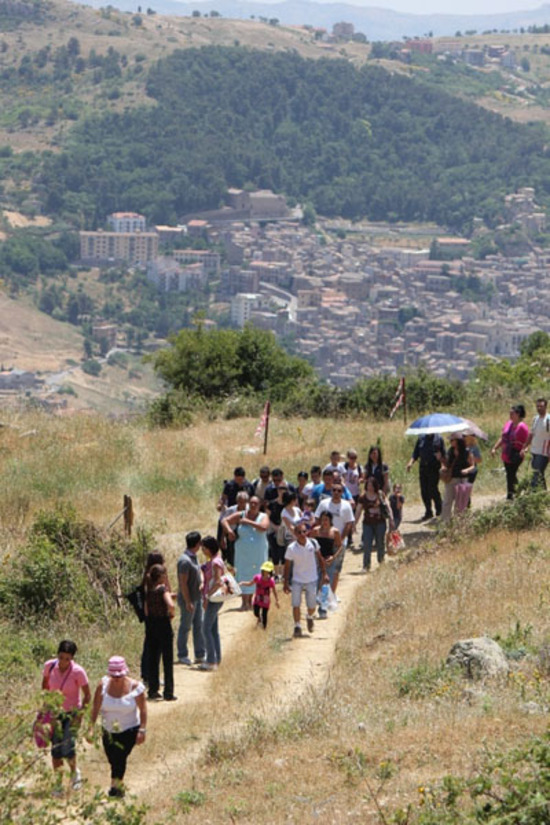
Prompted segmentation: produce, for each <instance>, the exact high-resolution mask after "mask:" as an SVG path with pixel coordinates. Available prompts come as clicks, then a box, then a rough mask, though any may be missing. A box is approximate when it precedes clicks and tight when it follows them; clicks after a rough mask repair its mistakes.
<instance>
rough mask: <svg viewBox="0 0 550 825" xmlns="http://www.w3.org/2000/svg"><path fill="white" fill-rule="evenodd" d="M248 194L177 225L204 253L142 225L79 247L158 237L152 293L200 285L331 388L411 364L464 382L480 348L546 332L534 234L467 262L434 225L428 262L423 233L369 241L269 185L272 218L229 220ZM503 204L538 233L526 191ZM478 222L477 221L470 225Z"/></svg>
mask: <svg viewBox="0 0 550 825" xmlns="http://www.w3.org/2000/svg"><path fill="white" fill-rule="evenodd" d="M249 194H250V193H245V192H243V191H241V190H232V191H231V192H230V193H229V195H228V202H229V203H231V204H232V206H230V207H227V208H224V209H223V210H217V211H216V212H214V213H206V214H205V213H201V215H196V216H193V217H190V218H189V219H188V221H187V223H186V224H185V225H182V226H180V227H177V232H178V233H180V234H183V235H186V236H188V237H191V238H193V237H197V236H199V235H200V238H201V239H202V240H203V241H206V242H207V244H208V249H190V248H185V249H175V250H173V251H172V252H167V253H166V254H163V255H159V254H158V241H159V240H160V238H161V236H162V235H163V236H164V237H165V238H169V237H171V233H170V232H169V230H170V229H171V228H170V227H158V228H157V229H158V231H157V229H155V231H153V232H147V231H144V230H143V228H142V226H140V229H139V230H138V231H136V232H134V233H127V232H125V231H121V232H113V233H108V232H97V233H86V232H82V233H81V245H82V249H83V250H84V251H88V252H89V251H90V249H91V246H90V244H91V243H92V241H91V239H90V236H95V240H94V243H97V244H98V245H99V249H100V251H101V252H102V254H104V253H103V249H104V247H102V246H101V244H102V243H105V240H104V238H105V236H107V237H108V236H109V235H115V236H117V237H119V238H125V237H126V236H127V235H128V234H133V235H134V237H135V242H136V244H139V243H142V239H143V237H144V236H148V235H151V234H153V235H155V237H156V238H157V244H156V245H155V246H153V248H152V249H151V250H150V253H151V257H150V258H147V257H145V256H144V257H143V258H142V259H141V263H143V265H144V266H146V269H147V277H148V279H149V280H150V281H151V282H152V283H154V284H155V285H156V287H157V289H158V290H159V291H163V292H184V291H193V290H205V289H207V288H208V286H210V288H211V289H213V290H214V294H213V299H214V300H215V301H216V303H217V306H218V308H219V307H220V306H223V305H224V304H225V305H226V306H227V310H228V313H229V315H230V320H231V323H232V324H233V325H234V326H237V327H243V326H244V325H245V324H247V323H253V324H255V325H257V326H259V327H261V328H264V329H270V330H273V331H274V332H275V333H276V334H277V335H280V336H284V337H285V340H286V341H293V342H294V348H295V351H296V353H297V354H300V355H302V356H304V357H307V358H308V359H310V360H311V362H312V363H313V364H314V365H315V366H316V368H317V369H318V371H319V373H320V374H321V375H322V376H323V377H324V378H325V379H327V380H328V381H330V382H332V383H334V384H336V385H339V386H345V385H348V384H350V383H353V382H354V381H356V380H357V379H358V378H361V377H369V376H371V375H375V374H379V373H387V374H398V373H400V372H402V371H403V369H405V368H406V367H407V366H410V367H418V366H421V365H422V366H424V367H425V368H426V369H428V370H430V371H432V372H434V373H435V374H439V375H451V376H456V377H459V378H465V377H467V376H468V375H469V374H470V373H471V372H472V370H473V369H474V367H475V365H476V363H477V362H478V360H479V358H480V357H481V356H484V357H489V358H491V357H495V358H500V357H510V358H515V357H516V356H517V355H518V352H519V347H520V344H521V342H522V340H524V339H525V338H526V337H528V336H529V335H530V334H532V333H533V332H535V331H536V330H544V331H546V332H548V333H550V280H549V279H548V270H549V267H550V252H547V251H545V250H543V249H541V248H538V247H537V246H536V245H535V244H533V243H531V244H530V251H528V252H527V253H526V254H522V255H521V257H518V256H516V257H504V256H503V255H492V256H488V257H487V258H486V259H485V260H474V258H473V257H471V256H470V254H469V253H470V246H471V242H470V241H469V240H468V239H464V238H455V237H449V236H445V235H441V236H440V230H437V228H435V227H434V235H433V237H432V239H431V240H432V243H433V246H432V252H433V248H436V249H437V251H438V252H439V253H443V254H442V257H443V258H448V260H432V259H431V256H430V244H429V243H427V244H426V245H425V246H424V247H421V248H419V246H418V244H415V245H413V244H412V243H410V244H407V243H406V238H407V229H406V228H403V237H402V238H396V243H395V245H393V246H390V245H387V244H386V243H377V242H376V226H374V227H373V226H372V225H371V226H370V228H369V227H367V228H362V227H361V225H356V224H347V223H345V222H343V221H319V222H318V225H317V226H316V227H312V228H309V227H307V226H305V225H304V224H303V222H302V221H300V220H295V219H293V218H292V216H291V215H289V213H288V210H287V209H286V205H285V208H282V207H281V206H280V203H279V199H280V196H276V198H277V200H275V201H274V200H273V199H271V198H270V197H268V193H260V200H259V201H258V203H262V202H263V203H264V207H263V208H264V209H265V210H266V211H267V213H268V214H269V215H270V217H264V218H262V219H256V220H254V219H251V218H250V217H248V218H244V219H242V218H237V217H235V215H240V214H241V213H242V212H246V213H247V214H248V215H250V214H251V212H250V198H249V197H248V196H249ZM227 209H229V210H230V212H232V214H233V219H229V216H228V213H227ZM505 211H506V214H507V220H508V221H509V224H508V226H510V227H516V228H518V227H519V228H521V230H522V231H523V232H525V233H526V234H527V235H529V234H531V235H532V236H534V235H536V233H537V232H541V231H543V230H544V229H545V225H546V216H545V214H544V212H542V211H541V210H540V209H539V208H538V207H537V205H536V203H535V197H534V192H533V190H532V189H529V188H524V189H522V190H520V191H519V192H518V193H515V194H512V195H508V196H507V197H506V201H505ZM111 217H113V216H111ZM475 227H476V228H475V233H478V234H479V233H483V232H484V231H486V230H485V229H484V227H483V226H482V224H481V223H480V222H479V221H476V222H475ZM390 230H391V232H392V233H393V234H394V235H396V234H397V233H396V231H395V229H394V228H391V227H386V230H385V232H384V231H383V228H381V227H380V232H381V237H388V235H389V234H390ZM148 254H149V253H148ZM457 255H460V256H461V257H460V258H456V257H455V259H453V256H457ZM83 257H84V255H83ZM128 261H129V262H132V263H134V262H135V259H133V258H130V257H129V258H128Z"/></svg>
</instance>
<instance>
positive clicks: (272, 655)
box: [0, 414, 550, 825]
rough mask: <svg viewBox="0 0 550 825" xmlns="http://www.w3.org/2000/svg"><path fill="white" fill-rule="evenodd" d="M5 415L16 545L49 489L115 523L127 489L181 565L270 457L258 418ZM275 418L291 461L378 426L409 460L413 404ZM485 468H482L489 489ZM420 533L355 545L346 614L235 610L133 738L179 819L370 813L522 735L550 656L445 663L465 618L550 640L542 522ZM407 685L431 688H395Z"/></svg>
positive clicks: (538, 714) (276, 454) (151, 797)
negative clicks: (465, 537)
mask: <svg viewBox="0 0 550 825" xmlns="http://www.w3.org/2000/svg"><path fill="white" fill-rule="evenodd" d="M5 423H7V424H9V425H10V426H8V427H5V428H3V429H2V430H1V431H0V456H1V460H2V466H1V470H2V475H3V477H4V478H5V479H7V478H9V479H10V485H9V487H6V489H5V495H4V497H3V500H2V505H1V507H0V523H1V526H2V539H3V540H2V545H3V547H4V548H6V547H8V546H11V548H12V549H15V548H16V546H17V542H18V541H19V540H20V538H21V535H22V530H23V528H24V527H25V526H26V525H28V524H29V523H30V521H31V520H32V516H33V514H34V512H36V510H37V509H39V508H41V507H51V506H53V505H54V504H55V502H56V501H63V500H65V501H70V502H71V503H73V504H74V505H75V506H76V509H77V511H78V512H79V513H80V514H81V515H83V516H85V517H88V518H91V519H93V520H94V521H95V522H96V523H98V524H107V523H109V521H110V520H111V518H112V517H113V516H114V515H115V514H116V513H117V512H118V510H119V509H120V504H121V500H122V495H123V494H124V493H130V494H131V495H132V497H133V499H134V505H135V510H136V515H137V522H138V524H140V525H148V526H152V527H153V528H154V529H155V530H156V533H157V536H158V539H159V543H160V545H161V546H162V547H163V549H164V550H165V552H166V554H167V557H168V562H169V569H170V570H173V565H174V562H175V559H176V557H177V555H179V553H180V552H181V547H182V540H183V534H184V533H185V532H186V531H187V530H188V529H191V528H193V527H198V528H199V529H201V530H202V531H203V532H213V531H214V530H215V524H216V514H215V509H214V505H215V500H216V498H217V495H218V493H219V490H220V486H221V482H222V480H223V478H224V477H228V476H230V475H231V471H232V468H233V467H234V466H235V465H237V464H241V463H243V464H244V465H245V467H246V468H247V470H248V472H249V475H250V476H253V475H255V472H256V469H257V467H258V466H259V465H260V464H261V463H263V461H264V458H263V456H262V455H261V453H260V452H252V453H251V452H249V450H250V449H252V448H256V450H258V447H259V444H258V443H257V442H256V440H255V439H254V435H253V433H254V429H255V426H256V423H257V422H256V421H255V420H252V419H246V420H236V421H231V422H210V423H208V422H203V423H199V424H197V425H196V426H194V427H192V428H189V429H187V430H182V431H151V430H147V429H143V428H141V427H140V426H139V425H138V424H135V423H134V424H121V423H116V422H115V423H113V422H106V421H104V420H102V419H100V418H98V417H95V416H93V417H89V416H81V417H77V418H72V419H69V420H59V419H52V418H49V417H47V416H44V415H37V414H34V415H30V416H23V415H19V416H12V417H11V418H9V419H7V420H5ZM480 423H482V424H483V425H484V426H485V427H487V428H489V429H491V428H493V429H497V426H498V425H496V424H495V423H494V422H491V421H490V420H482V421H481V422H480ZM28 433H34V434H28ZM270 435H271V437H270V448H269V452H268V456H267V461H268V462H269V463H271V464H272V466H273V465H274V464H280V465H281V466H282V467H283V468H284V469H285V470H286V472H287V475H288V477H289V478H293V477H294V476H295V473H296V472H297V470H298V469H300V468H302V467H306V468H308V467H309V466H310V464H311V463H313V462H318V463H323V462H324V461H325V459H326V458H327V457H328V453H329V452H330V449H332V448H333V447H334V446H337V447H340V448H342V449H345V448H346V447H347V446H351V445H353V446H355V447H356V448H357V449H359V451H360V453H361V455H362V456H363V455H364V454H365V452H366V449H367V447H368V445H369V444H370V443H371V442H373V441H376V437H377V436H378V435H380V436H381V438H382V444H383V447H384V449H385V453H386V457H387V459H388V461H389V463H390V465H391V466H392V467H394V468H399V467H401V468H402V467H403V464H404V461H405V460H406V458H407V457H408V455H409V454H410V447H411V444H410V442H409V441H408V440H407V439H405V438H404V437H403V425H402V423H401V422H399V421H397V422H392V423H389V424H376V423H373V422H369V421H361V420H356V421H345V422H330V421H323V420H317V421H296V420H294V421H287V420H277V419H274V420H273V421H272V423H271V429H270ZM484 476H486V477H488V476H489V473H488V472H487V471H486V469H485V468H484V469H483V471H482V475H481V482H482V486H481V487H480V494H481V492H482V491H483V479H484ZM407 483H408V485H409V486H408V490H407V496H408V500H407V502H408V503H407V506H408V507H409V508H411V509H410V510H409V515H408V516H407V515H406V519H410V518H411V517H412V516H413V515H414V513H413V512H412V511H414V508H415V507H416V512H419V507H418V504H417V501H418V495H417V482H416V478H415V477H410V478H408V479H407ZM411 529H413V530H414V529H416V528H415V527H414V525H411ZM415 542H416V543H417V558H416V560H415V561H413V562H411V563H409V564H400V565H397V564H389V565H386V566H385V568H382V569H380V570H378V571H377V572H376V573H374V574H372V575H371V576H369V577H368V578H365V577H357V576H355V571H356V569H357V567H358V565H360V559H359V558H358V557H357V556H355V557H354V556H351V557H350V562H349V564H350V566H349V568H348V569H347V572H346V575H345V581H344V583H343V585H342V588H343V589H342V598H343V608H347V612H346V614H345V615H344V613H343V612H342V615H340V614H338V615H337V616H336V617H333V618H331V619H329V621H328V622H326V623H324V624H323V625H322V624H321V623H319V625H318V627H317V628H316V631H315V634H314V639H312V640H308V639H305V640H303V641H304V645H303V646H301V645H299V644H298V645H296V644H295V643H292V642H290V641H289V632H290V630H289V628H290V627H291V621H290V609H289V604H288V600H287V599H286V598H284V599H282V609H281V610H280V611H279V612H277V611H276V610H273V611H272V612H271V615H270V620H269V627H268V631H267V633H266V634H262V632H261V631H255V629H254V625H253V622H251V621H250V617H249V616H246V615H245V616H244V617H241V616H238V615H237V614H232V613H231V612H229V613H226V611H224V613H222V617H221V626H222V648H223V651H224V663H223V666H222V668H221V669H220V670H219V671H218V672H217V673H215V674H198V673H196V674H189V672H183V671H181V669H180V670H179V672H178V674H177V678H178V680H180V685H181V686H183V688H184V691H183V693H182V692H181V691H180V690H179V688H178V691H179V692H180V697H181V700H182V701H181V703H180V702H178V703H175V704H174V705H171V706H168V705H167V706H166V707H163V706H160V707H155V708H154V709H152V711H151V722H150V725H149V727H150V728H151V731H152V736H151V739H150V741H149V742H148V744H147V746H146V747H145V748H144V749H139V750H138V751H136V752H135V754H133V755H132V758H131V767H130V771H129V785H130V787H131V789H132V790H133V791H134V792H136V793H137V794H138V798H140V799H143V800H145V801H147V802H149V803H150V804H151V807H152V812H151V815H150V819H151V821H153V822H155V821H158V822H160V821H166V819H167V817H168V816H170V815H173V817H174V821H175V822H183V821H185V822H189V823H194V822H199V821H200V822H201V825H203V824H204V823H206V822H211V823H216V822H220V821H224V820H228V821H239V822H250V823H252V822H253V823H258V822H267V821H269V822H270V823H283V822H294V821H298V819H299V820H300V822H301V823H310V822H311V823H313V822H318V821H320V820H322V821H323V822H334V823H341V822H344V821H345V822H349V821H364V822H373V823H374V822H376V821H377V816H378V815H377V808H376V806H377V804H378V805H381V806H382V807H383V808H384V809H385V810H386V811H391V810H393V809H395V807H396V806H398V805H404V804H405V803H407V802H409V801H414V800H416V799H417V798H418V796H419V795H418V787H419V786H424V785H426V784H427V783H430V782H432V781H434V780H436V779H437V778H439V777H441V776H442V775H443V774H444V773H447V772H451V771H452V772H457V773H463V774H468V773H469V772H470V771H472V770H473V769H474V766H475V764H476V760H477V759H478V756H479V753H480V752H481V750H482V749H483V747H484V746H485V745H486V744H489V745H493V744H495V745H499V746H501V747H507V746H510V745H512V744H515V743H518V742H520V741H523V740H524V739H525V738H526V737H527V736H528V735H529V734H530V733H536V732H542V731H543V730H544V729H545V728H546V715H545V711H544V707H546V706H547V705H548V704H549V703H550V694H549V691H548V685H547V676H546V674H545V672H544V671H543V670H541V671H540V672H539V671H538V670H537V667H536V663H535V661H534V660H523V661H522V662H519V663H518V664H517V665H515V666H514V671H513V675H512V677H511V678H510V679H508V680H507V681H505V682H495V683H487V684H485V685H474V686H470V685H468V684H466V683H463V682H462V681H461V680H459V679H457V678H456V677H454V676H453V675H452V674H449V675H448V676H446V675H445V674H442V673H439V672H438V671H437V668H438V667H439V665H440V663H441V662H442V661H443V660H444V659H445V657H446V655H447V653H448V651H449V649H450V647H451V645H452V644H453V643H454V642H455V641H456V640H457V639H459V638H466V637H470V636H476V635H481V634H483V633H487V634H489V635H492V636H494V635H496V634H500V635H501V636H503V637H505V636H507V635H508V634H509V633H510V631H511V630H513V629H514V627H515V626H516V623H519V627H520V630H521V629H522V630H523V631H525V632H526V635H527V636H528V637H529V641H530V642H531V643H532V645H533V648H537V647H541V646H542V645H543V644H544V643H545V642H546V641H547V640H548V638H549V635H550V634H549V631H550V596H549V594H550V589H549V584H550V582H549V580H548V574H547V563H548V560H547V551H546V549H545V535H544V534H542V533H540V532H536V531H534V532H532V533H531V534H525V535H521V536H516V535H510V534H506V533H504V532H500V533H494V534H493V535H491V536H489V537H487V538H485V539H483V540H480V541H476V542H474V541H464V542H461V541H460V540H459V539H456V540H455V541H454V542H452V543H451V542H447V543H446V544H445V545H443V546H441V547H440V548H438V547H437V545H436V544H435V540H434V538H433V537H431V536H429V535H428V536H426V535H424V536H416V537H415ZM226 610H227V608H226ZM529 625H532V631H531V632H530V633H529V632H528V628H529ZM335 627H338V628H340V627H341V628H342V632H341V634H340V635H339V637H338V639H337V642H336V648H335V652H334V655H333V658H332V660H330V659H325V658H320V659H319V661H318V662H317V664H315V656H316V655H317V653H316V650H317V649H320V647H321V640H322V637H323V635H327V634H330V633H332V632H333V628H335ZM140 636H141V629H140V628H139V627H138V626H137V624H136V623H135V622H134V623H132V620H131V619H130V620H128V621H126V622H123V623H121V625H120V626H119V627H117V628H112V629H111V631H110V633H109V636H108V637H107V638H106V639H105V640H103V642H102V649H104V650H105V654H104V655H105V656H106V655H107V652H109V653H111V652H112V651H114V650H116V651H119V652H120V651H124V652H125V653H127V655H128V657H129V659H130V661H131V662H132V667H133V671H134V672H137V659H138V653H139V644H140ZM79 641H80V645H81V650H82V651H86V650H87V648H88V647H91V646H94V649H95V650H96V651H97V645H98V642H97V640H91V639H87V638H86V635H85V633H83V634H82V638H81V639H79ZM333 642H334V640H333ZM52 643H53V640H52ZM317 646H318V648H317ZM312 655H313V657H314V660H313V664H311V665H310V664H308V662H307V661H306V660H307V659H308V657H310V656H312ZM323 655H324V654H323ZM83 656H84V657H85V656H86V653H85V652H84V653H83ZM319 656H321V654H319ZM81 658H82V657H81ZM88 665H89V668H90V675H91V676H92V679H93V680H95V679H96V678H97V677H98V676H99V675H100V673H101V672H102V669H103V666H104V663H103V661H102V660H99V659H98V658H97V653H96V655H95V658H93V659H91V660H89V662H88ZM422 667H424V668H425V671H426V673H427V674H428V675H427V676H426V675H423V671H422V670H421V668H422ZM419 668H420V669H419ZM434 672H437V673H438V675H437V678H434V677H433V673H434ZM399 685H401V686H403V685H404V686H405V687H407V686H410V688H411V690H412V689H413V688H414V690H417V689H418V690H420V693H421V694H422V695H420V697H419V698H414V692H413V693H409V694H405V695H400V694H399ZM27 690H28V687H27ZM529 702H531V703H532V704H531V705H529V704H527V703H529ZM84 765H85V776H86V778H87V779H88V780H89V781H90V782H91V784H92V785H95V784H98V785H99V786H100V787H103V786H104V785H105V782H106V775H107V773H106V765H105V761H104V758H103V755H102V754H101V752H95V751H93V750H90V751H88V753H87V755H86V758H85V760H84ZM381 776H387V779H386V780H382V779H381V778H380V777H381ZM191 789H195V790H198V791H201V792H202V793H203V794H204V797H200V798H199V799H200V801H201V804H200V805H198V806H195V807H193V806H192V807H191V810H190V811H189V812H188V813H186V814H184V813H183V812H182V811H181V810H179V812H178V805H179V804H180V803H179V802H178V800H177V795H178V793H182V792H185V791H189V790H191ZM373 794H374V797H376V799H374V797H373ZM180 808H181V806H180ZM266 811H267V814H266Z"/></svg>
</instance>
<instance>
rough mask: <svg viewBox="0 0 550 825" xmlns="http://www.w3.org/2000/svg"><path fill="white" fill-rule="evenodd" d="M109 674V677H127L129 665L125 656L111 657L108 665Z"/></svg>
mask: <svg viewBox="0 0 550 825" xmlns="http://www.w3.org/2000/svg"><path fill="white" fill-rule="evenodd" d="M107 673H108V675H109V676H126V674H127V673H128V665H127V664H126V659H125V658H124V656H111V658H110V659H109V664H108V665H107Z"/></svg>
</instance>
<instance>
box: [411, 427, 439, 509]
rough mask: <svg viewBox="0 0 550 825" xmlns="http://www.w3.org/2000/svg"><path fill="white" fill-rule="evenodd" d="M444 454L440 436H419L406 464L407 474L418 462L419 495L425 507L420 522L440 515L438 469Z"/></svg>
mask: <svg viewBox="0 0 550 825" xmlns="http://www.w3.org/2000/svg"><path fill="white" fill-rule="evenodd" d="M444 453H445V444H444V442H443V439H442V438H441V436H440V435H437V434H433V433H432V434H430V435H421V436H419V438H418V439H417V442H416V444H415V445H414V450H413V454H412V456H411V458H410V460H409V463H408V464H407V472H409V471H410V469H411V467H412V465H413V464H414V462H415V461H420V467H419V471H418V479H419V481H420V495H421V496H422V502H423V504H424V507H425V513H424V515H423V516H422V521H428V520H429V519H431V518H433V516H434V511H433V508H432V502H433V505H434V507H435V515H436V516H440V515H441V509H442V501H441V493H440V492H439V468H440V465H441V457H442V456H443V455H444Z"/></svg>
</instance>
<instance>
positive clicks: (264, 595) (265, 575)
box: [239, 561, 279, 630]
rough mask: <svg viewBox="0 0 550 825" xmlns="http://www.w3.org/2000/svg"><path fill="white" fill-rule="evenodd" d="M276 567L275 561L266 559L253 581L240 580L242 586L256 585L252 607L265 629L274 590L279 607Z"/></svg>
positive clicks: (259, 623) (259, 622)
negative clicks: (275, 577)
mask: <svg viewBox="0 0 550 825" xmlns="http://www.w3.org/2000/svg"><path fill="white" fill-rule="evenodd" d="M274 569H275V568H274V566H273V562H272V561H266V562H264V563H263V564H262V566H261V567H260V572H259V573H257V574H256V575H255V576H254V578H253V579H252V580H251V581H249V582H239V584H240V585H241V587H252V585H255V586H256V591H255V593H254V599H253V601H252V607H253V609H254V615H255V616H256V619H257V622H258V625H259V626H260V625H262V626H263V629H264V630H265V629H266V627H267V613H268V611H269V606H270V604H271V599H270V596H271V591H273V596H274V598H275V604H276V605H277V608H278V607H279V596H278V595H277V590H276V589H275V579H274V578H273V571H274ZM260 614H261V615H260Z"/></svg>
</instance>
